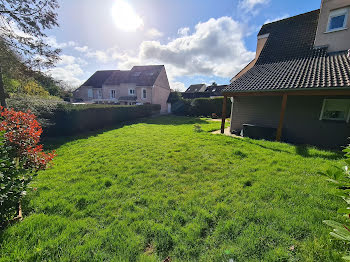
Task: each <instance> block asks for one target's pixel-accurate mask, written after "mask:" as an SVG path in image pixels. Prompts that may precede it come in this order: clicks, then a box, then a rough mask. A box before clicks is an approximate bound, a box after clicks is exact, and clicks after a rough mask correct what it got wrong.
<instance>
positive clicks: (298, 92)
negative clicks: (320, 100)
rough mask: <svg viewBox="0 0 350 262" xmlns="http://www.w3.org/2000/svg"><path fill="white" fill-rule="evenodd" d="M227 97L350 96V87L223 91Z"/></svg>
mask: <svg viewBox="0 0 350 262" xmlns="http://www.w3.org/2000/svg"><path fill="white" fill-rule="evenodd" d="M222 94H223V95H224V96H226V97H235V96H283V95H290V96H350V87H347V88H298V89H292V90H291V89H288V90H282V89H278V90H264V91H256V90H251V91H235V92H222Z"/></svg>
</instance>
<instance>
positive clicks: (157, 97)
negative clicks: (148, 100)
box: [152, 68, 170, 114]
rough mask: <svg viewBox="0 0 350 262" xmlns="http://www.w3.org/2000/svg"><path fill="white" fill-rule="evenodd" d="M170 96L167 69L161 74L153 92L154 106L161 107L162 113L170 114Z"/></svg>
mask: <svg viewBox="0 0 350 262" xmlns="http://www.w3.org/2000/svg"><path fill="white" fill-rule="evenodd" d="M169 94H170V85H169V80H168V77H167V74H166V71H165V68H163V69H162V71H161V72H160V74H159V76H158V78H157V80H156V82H155V83H154V86H153V90H152V104H159V105H160V106H161V109H160V111H161V113H163V114H165V113H167V112H168V105H167V100H168V97H169Z"/></svg>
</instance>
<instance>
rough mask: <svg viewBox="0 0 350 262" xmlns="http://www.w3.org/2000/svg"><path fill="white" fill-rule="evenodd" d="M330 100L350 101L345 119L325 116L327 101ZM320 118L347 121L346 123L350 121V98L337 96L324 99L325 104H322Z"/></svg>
mask: <svg viewBox="0 0 350 262" xmlns="http://www.w3.org/2000/svg"><path fill="white" fill-rule="evenodd" d="M329 100H342V101H348V103H349V109H348V112H347V115H345V119H335V118H325V117H324V116H323V114H324V111H325V107H326V103H327V101H329ZM320 120H329V121H345V122H346V123H349V122H350V99H336V98H333V99H323V105H322V110H321V114H320Z"/></svg>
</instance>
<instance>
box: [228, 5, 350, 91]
mask: <svg viewBox="0 0 350 262" xmlns="http://www.w3.org/2000/svg"><path fill="white" fill-rule="evenodd" d="M318 16H319V10H316V11H313V12H309V13H306V14H302V15H299V16H295V17H291V18H287V19H284V20H281V21H277V22H274V23H270V24H267V25H264V26H263V27H262V28H261V30H260V32H259V35H264V34H269V36H268V40H267V42H266V44H265V46H264V48H263V50H262V52H261V54H260V56H259V58H258V61H257V63H256V64H255V65H254V66H253V67H252V68H251V69H250V70H248V71H247V72H246V73H245V74H244V75H242V76H241V77H240V78H238V79H237V80H235V81H233V82H232V83H231V84H230V85H229V86H228V87H227V88H226V89H224V90H223V92H245V91H272V90H282V89H283V90H285V89H290V90H292V89H298V90H300V89H305V88H308V89H310V88H346V87H350V60H349V58H347V56H346V51H344V52H338V53H327V48H319V49H315V48H314V47H313V44H314V39H315V34H316V30H317V22H318Z"/></svg>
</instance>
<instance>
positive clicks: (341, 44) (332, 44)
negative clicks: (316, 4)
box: [315, 0, 350, 52]
mask: <svg viewBox="0 0 350 262" xmlns="http://www.w3.org/2000/svg"><path fill="white" fill-rule="evenodd" d="M343 7H350V1H349V0H323V1H322V5H321V13H320V19H319V22H318V28H317V33H316V38H315V46H325V45H328V51H329V52H336V51H344V50H348V49H350V14H349V17H348V22H347V28H348V29H346V30H342V31H338V32H331V33H325V32H326V31H327V26H328V18H329V14H330V11H332V10H335V9H340V8H343Z"/></svg>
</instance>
